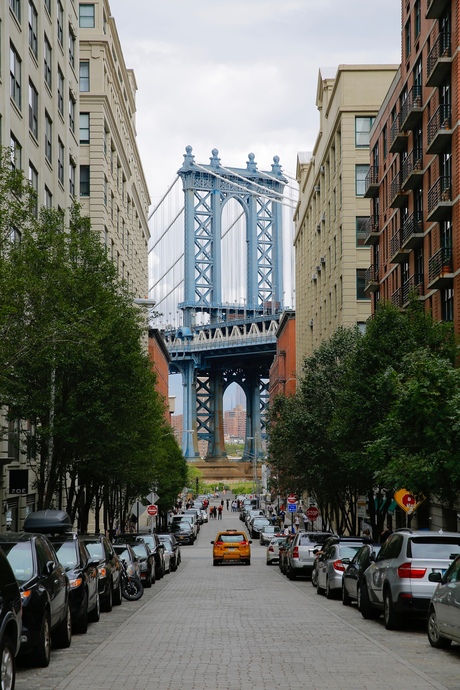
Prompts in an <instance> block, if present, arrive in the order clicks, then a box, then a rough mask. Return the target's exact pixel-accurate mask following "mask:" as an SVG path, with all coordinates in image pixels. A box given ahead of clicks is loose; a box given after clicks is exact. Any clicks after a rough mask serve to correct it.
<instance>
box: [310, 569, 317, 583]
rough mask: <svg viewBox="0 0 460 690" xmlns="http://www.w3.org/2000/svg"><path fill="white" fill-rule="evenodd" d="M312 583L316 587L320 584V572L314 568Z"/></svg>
mask: <svg viewBox="0 0 460 690" xmlns="http://www.w3.org/2000/svg"><path fill="white" fill-rule="evenodd" d="M311 584H312V585H313V587H316V586H317V584H318V573H317V572H316V570H315V569H314V568H313V570H312V571H311Z"/></svg>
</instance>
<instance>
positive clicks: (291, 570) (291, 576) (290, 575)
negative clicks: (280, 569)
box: [287, 567, 297, 580]
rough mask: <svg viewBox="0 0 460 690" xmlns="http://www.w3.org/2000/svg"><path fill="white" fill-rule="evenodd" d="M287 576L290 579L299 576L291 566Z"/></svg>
mask: <svg viewBox="0 0 460 690" xmlns="http://www.w3.org/2000/svg"><path fill="white" fill-rule="evenodd" d="M287 576H288V579H289V580H295V579H296V577H297V575H296V573H295V572H294V570H293V569H292V568H291V567H289V568H288V571H287Z"/></svg>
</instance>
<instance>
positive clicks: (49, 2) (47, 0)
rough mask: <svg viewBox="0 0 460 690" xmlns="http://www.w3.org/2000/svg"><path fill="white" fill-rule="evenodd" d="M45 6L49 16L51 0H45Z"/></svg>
mask: <svg viewBox="0 0 460 690" xmlns="http://www.w3.org/2000/svg"><path fill="white" fill-rule="evenodd" d="M45 7H46V11H47V12H48V14H49V15H50V17H51V0H45Z"/></svg>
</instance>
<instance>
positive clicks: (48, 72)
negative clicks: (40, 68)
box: [44, 36, 52, 89]
mask: <svg viewBox="0 0 460 690" xmlns="http://www.w3.org/2000/svg"><path fill="white" fill-rule="evenodd" d="M44 53H45V54H44V64H45V82H46V83H47V84H48V86H49V87H50V89H51V86H52V65H51V59H52V51H51V46H50V43H49V41H48V39H47V38H46V36H45V43H44Z"/></svg>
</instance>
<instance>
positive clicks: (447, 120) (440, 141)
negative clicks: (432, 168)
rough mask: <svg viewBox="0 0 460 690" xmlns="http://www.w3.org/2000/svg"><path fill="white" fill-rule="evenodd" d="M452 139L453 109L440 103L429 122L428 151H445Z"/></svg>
mask: <svg viewBox="0 0 460 690" xmlns="http://www.w3.org/2000/svg"><path fill="white" fill-rule="evenodd" d="M451 140H452V109H451V107H450V105H440V106H439V108H437V110H436V111H435V113H434V115H433V117H432V118H431V119H430V121H429V122H428V135H427V149H426V152H427V153H430V154H432V153H443V152H444V151H445V150H446V149H447V148H449V146H450V142H451Z"/></svg>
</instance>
